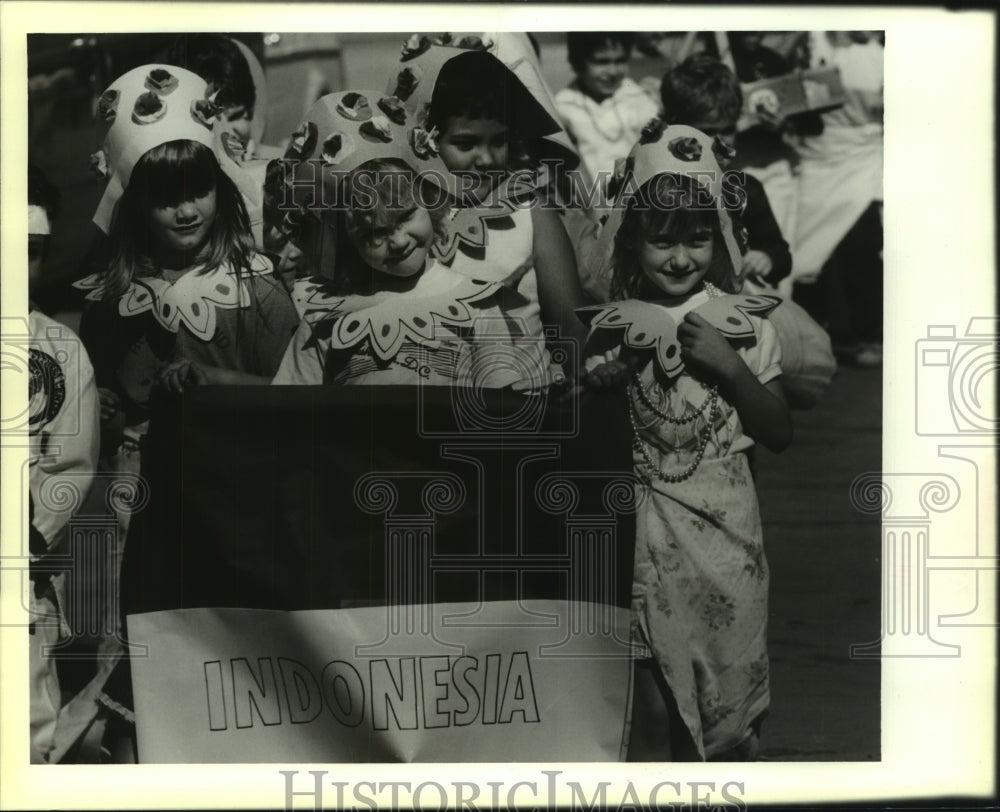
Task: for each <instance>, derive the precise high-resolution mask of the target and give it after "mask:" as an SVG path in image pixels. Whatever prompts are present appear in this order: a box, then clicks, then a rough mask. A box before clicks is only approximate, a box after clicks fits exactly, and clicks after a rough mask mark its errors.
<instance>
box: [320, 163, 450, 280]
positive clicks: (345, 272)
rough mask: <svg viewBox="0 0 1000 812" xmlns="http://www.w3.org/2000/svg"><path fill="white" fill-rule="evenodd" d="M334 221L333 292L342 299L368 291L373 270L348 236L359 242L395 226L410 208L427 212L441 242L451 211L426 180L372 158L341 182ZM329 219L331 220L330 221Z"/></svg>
mask: <svg viewBox="0 0 1000 812" xmlns="http://www.w3.org/2000/svg"><path fill="white" fill-rule="evenodd" d="M343 185H344V188H343V190H342V193H341V196H340V200H341V201H342V203H341V208H340V210H339V211H336V212H331V213H329V214H330V215H333V216H334V218H335V220H336V260H335V264H334V268H335V277H334V281H333V284H334V287H335V288H336V289H337V290H338V291H339V292H341V293H352V292H359V291H363V290H366V289H367V288H369V287H370V284H371V274H372V271H371V269H370V268H369V267H368V266H367V265H366V264H365V262H364V260H363V259H362V258H361V255H360V254H359V253H358V251H357V249H356V248H355V246H354V241H353V240H352V239H351V235H352V234H354V235H355V236H357V237H360V238H363V237H364V235H366V234H370V233H372V232H374V231H376V230H378V229H381V228H388V227H392V226H394V225H396V224H397V223H398V222H399V220H400V215H401V213H402V212H403V211H406V210H408V209H410V208H412V207H413V206H418V207H420V208H423V209H426V210H427V213H428V214H429V215H430V218H431V223H432V224H433V226H434V235H435V238H436V239H440V238H442V237H444V236H445V233H446V217H447V214H448V211H449V202H448V198H447V195H446V194H445V193H444V191H443V190H441V189H439V187H437V186H435V185H434V184H432V183H431V182H430V181H429V180H426V179H423V178H420V176H418V175H415V173H414V172H413V170H412V169H411V168H410V167H409V165H407V164H406V163H405V162H404V161H401V160H398V159H393V158H376V159H373V160H371V161H366V162H365V163H363V164H362V165H361V166H359V167H358V168H357V169H355V170H354V171H352V172H351V173H349V174H348V175H347V176H346V177H345V178H344V181H343ZM328 216H329V215H328Z"/></svg>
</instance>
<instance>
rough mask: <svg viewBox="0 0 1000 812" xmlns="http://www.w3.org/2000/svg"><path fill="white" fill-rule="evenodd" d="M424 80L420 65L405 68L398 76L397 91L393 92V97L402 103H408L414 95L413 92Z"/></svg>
mask: <svg viewBox="0 0 1000 812" xmlns="http://www.w3.org/2000/svg"><path fill="white" fill-rule="evenodd" d="M423 78H424V72H423V70H422V69H421V67H420V66H419V65H409V66H408V67H405V68H403V69H402V70H401V71H400V72H399V73H398V74H397V75H396V89H395V90H393V91H392V95H393V96H395V97H396V98H397V99H400V100H401V101H406V100H407V99H408V98H410V96H412V95H413V91H414V90H416V89H417V85H419V84H420V80H421V79H423Z"/></svg>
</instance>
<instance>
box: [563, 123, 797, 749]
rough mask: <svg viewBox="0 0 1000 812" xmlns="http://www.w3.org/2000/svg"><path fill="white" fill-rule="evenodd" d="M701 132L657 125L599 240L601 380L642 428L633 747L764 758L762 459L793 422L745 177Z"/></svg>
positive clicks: (621, 176) (593, 361) (596, 362)
mask: <svg viewBox="0 0 1000 812" xmlns="http://www.w3.org/2000/svg"><path fill="white" fill-rule="evenodd" d="M722 150H723V146H722V145H720V144H719V143H718V142H717V141H716V142H713V141H712V139H710V138H709V137H708V136H706V135H704V134H703V133H701V132H699V131H698V130H695V129H693V128H691V127H684V126H671V127H667V128H666V129H665V130H664V128H663V125H662V124H654V125H651V126H649V127H647V129H646V130H645V131H644V132H643V136H642V138H641V140H640V142H639V144H638V145H637V146H636V147H635V148H634V149H633V150H632V152H631V153H630V155H629V157H628V159H627V160H625V161H623V162H621V163H620V165H619V169H618V171H617V173H616V178H615V179H614V186H616V187H618V188H619V189H623V188H626V189H627V191H628V193H620V194H619V195H618V200H617V202H616V204H615V207H614V209H613V210H612V213H611V215H610V217H609V220H608V222H607V224H606V225H605V229H604V232H603V233H602V235H601V239H600V242H599V244H598V251H599V254H598V256H599V262H598V264H599V265H601V264H602V263H603V265H602V270H601V273H602V274H605V275H606V274H608V273H610V289H611V291H612V298H613V301H612V302H610V303H609V304H606V305H595V306H592V307H589V308H582V309H581V310H580V311H578V312H579V313H580V315H581V317H582V318H583V319H584V321H585V322H588V323H589V324H590V326H591V333H590V336H589V338H588V342H587V347H586V355H587V359H586V362H585V367H586V369H587V370H588V376H587V378H586V379H585V382H586V383H588V384H589V385H591V386H594V387H597V388H611V387H615V386H619V385H623V384H624V385H626V388H627V401H628V408H629V416H630V419H631V423H632V430H633V440H632V448H633V465H634V467H635V473H636V474H637V476H638V478H639V480H640V481H641V483H642V484H641V485H640V486H638V488H637V493H636V550H635V567H634V571H633V584H632V610H633V624H634V635H635V642H636V644H637V652H638V656H637V660H636V675H635V679H636V682H635V687H636V688H635V695H634V696H635V699H634V705H633V713H632V734H631V742H630V753H629V757H630V759H631V760H636V761H645V760H653V761H668V760H674V761H686V760H710V761H714V760H719V761H726V760H728V761H742V760H752V759H754V758H756V756H757V753H758V748H759V739H758V737H759V732H760V726H761V722H762V720H763V719H764V716H765V715H766V712H767V708H768V705H769V701H770V699H769V685H768V658H767V590H768V568H767V562H766V560H765V557H764V548H763V541H762V533H761V520H760V512H759V508H758V504H757V494H756V492H755V490H754V484H753V478H752V476H751V471H750V467H749V464H748V460H747V454H748V452H749V451H750V449H751V448H752V447H753V445H754V443H755V442H759V443H761V444H763V445H764V446H765V447H766V448H768V449H770V450H771V451H775V452H777V451H782V450H784V448H786V447H787V446H788V444H789V443H790V442H791V434H792V426H791V420H790V416H789V411H788V406H787V405H786V403H785V398H784V394H783V390H782V387H781V383H780V376H781V366H780V361H781V352H780V348H779V345H778V341H777V337H776V334H775V331H774V328H773V327H772V326H771V324H770V323H769V322H768V321H767V319H766V318H765V316H766V315H767V314H768V313H769V312H770V311H772V310H773V309H774V308H775V307H776V306H777V305H778V304H779V303H780V300H779V299H777V298H775V297H768V296H757V295H738V294H736V291H737V290H738V287H737V276H736V275H737V271H738V269H739V268H740V267H741V245H740V242H739V241H738V240H737V234H738V231H739V227H738V225H737V224H734V212H733V211H731V210H730V209H731V208H733V209H736V208H738V204H739V202H740V200H739V195H738V194H736V193H735V192H736V191H737V187H734V186H727V181H728V178H727V176H726V175H724V173H723V172H722V171H721V169H720V167H719V164H718V161H717V160H716V158H715V155H717V154H719V153H720V152H722Z"/></svg>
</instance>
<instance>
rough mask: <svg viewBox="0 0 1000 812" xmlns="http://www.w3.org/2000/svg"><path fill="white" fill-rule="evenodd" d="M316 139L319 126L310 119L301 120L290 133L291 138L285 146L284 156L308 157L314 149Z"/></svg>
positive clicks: (293, 157)
mask: <svg viewBox="0 0 1000 812" xmlns="http://www.w3.org/2000/svg"><path fill="white" fill-rule="evenodd" d="M318 140H319V128H318V127H317V126H316V125H315V124H313V122H311V121H303V122H302V123H301V124H300V125H299V127H298V129H297V130H296V131H295V132H293V133H292V139H291V140H290V141H289V142H288V146H287V147H286V148H285V158H291V159H301V160H304V159H306V158H309V157H310V156H312V154H313V150H315V149H316V142H317V141H318Z"/></svg>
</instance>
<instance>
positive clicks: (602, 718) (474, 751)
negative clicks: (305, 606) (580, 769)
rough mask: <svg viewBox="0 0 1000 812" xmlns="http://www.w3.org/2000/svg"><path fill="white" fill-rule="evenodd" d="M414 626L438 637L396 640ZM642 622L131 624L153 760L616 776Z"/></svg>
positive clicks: (500, 606) (148, 619) (565, 618)
mask: <svg viewBox="0 0 1000 812" xmlns="http://www.w3.org/2000/svg"><path fill="white" fill-rule="evenodd" d="M400 611H405V612H408V613H414V614H425V615H426V616H427V618H428V619H429V626H430V631H431V633H430V634H429V635H412V634H405V633H404V634H390V633H389V626H390V625H391V624H392V622H393V618H392V616H391V615H392V613H398V612H400ZM595 611H597V612H600V613H602V614H603V620H604V621H605V622H606V625H605V623H601V624H600V626H601V627H602V628H601V630H600V631H598V632H596V633H595V632H591V633H588V634H586V635H585V636H580V635H574V634H573V630H574V628H576V629H579V628H580V616H582V615H585V614H592V613H594V612H595ZM628 621H629V618H628V611H627V610H625V609H620V608H614V607H607V606H604V607H598V606H594V605H585V604H578V603H568V602H564V601H527V602H524V603H521V604H518V603H517V602H514V601H503V602H490V603H483V604H472V603H468V604H434V605H433V606H402V607H398V606H397V607H369V608H358V609H341V610H333V611H328V610H327V611H319V610H317V611H300V612H276V611H262V610H247V609H184V610H176V611H168V612H152V613H148V614H142V615H133V616H130V617H129V620H128V631H129V636H130V638H131V641H132V642H133V643H137V644H139V645H145V646H147V647H148V656H145V657H134V658H133V660H132V674H133V681H134V686H135V687H134V693H135V710H136V726H137V730H138V743H139V759H140V761H142V762H151V763H178V762H183V763H210V762H226V763H229V762H247V763H256V762H400V761H403V762H427V761H439V762H455V761H466V762H468V761H484V762H493V761H496V762H506V761H518V762H525V761H617V760H619V758H620V757H621V755H622V753H623V747H624V743H625V732H626V716H627V713H626V709H627V708H628V707H629V705H630V701H629V700H630V689H631V662H630V660H629V649H628V644H627V636H628ZM404 625H406V624H404ZM418 625H419V624H418Z"/></svg>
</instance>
